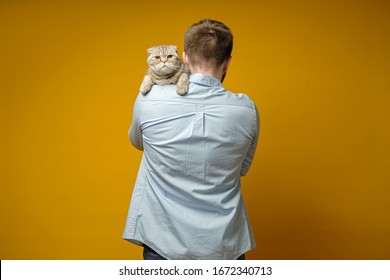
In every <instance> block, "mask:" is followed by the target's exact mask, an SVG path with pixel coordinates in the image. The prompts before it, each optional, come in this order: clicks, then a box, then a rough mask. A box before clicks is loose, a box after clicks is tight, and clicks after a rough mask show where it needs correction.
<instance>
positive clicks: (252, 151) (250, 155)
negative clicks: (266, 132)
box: [240, 106, 260, 176]
mask: <svg viewBox="0 0 390 280" xmlns="http://www.w3.org/2000/svg"><path fill="white" fill-rule="evenodd" d="M255 110H256V134H255V137H254V138H253V140H252V143H251V145H250V146H249V149H248V152H247V153H246V156H245V159H244V162H243V163H242V166H241V172H240V175H241V176H245V175H246V174H247V173H248V170H249V167H250V166H251V164H252V161H253V158H254V156H255V152H256V148H257V143H258V141H259V136H260V116H259V111H258V110H257V107H256V106H255Z"/></svg>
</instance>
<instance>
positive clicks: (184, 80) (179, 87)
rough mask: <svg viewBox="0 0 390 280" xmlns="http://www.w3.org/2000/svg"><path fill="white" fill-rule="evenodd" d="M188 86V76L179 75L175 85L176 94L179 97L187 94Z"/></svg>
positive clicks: (184, 74)
mask: <svg viewBox="0 0 390 280" xmlns="http://www.w3.org/2000/svg"><path fill="white" fill-rule="evenodd" d="M188 84H189V81H188V75H187V74H186V73H183V74H181V76H180V78H179V81H178V82H177V84H176V92H177V93H178V94H180V95H185V94H186V93H187V92H188Z"/></svg>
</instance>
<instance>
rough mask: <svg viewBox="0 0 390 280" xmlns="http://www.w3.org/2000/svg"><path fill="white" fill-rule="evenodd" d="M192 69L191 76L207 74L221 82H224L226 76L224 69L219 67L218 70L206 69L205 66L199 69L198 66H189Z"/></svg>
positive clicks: (213, 68)
mask: <svg viewBox="0 0 390 280" xmlns="http://www.w3.org/2000/svg"><path fill="white" fill-rule="evenodd" d="M189 67H190V71H191V74H197V73H199V74H206V75H209V76H211V77H214V78H216V79H218V80H219V81H221V82H222V81H223V78H224V76H225V75H224V74H225V72H224V71H223V68H222V67H219V68H218V69H216V68H215V67H206V66H203V67H198V66H195V67H194V66H192V65H189Z"/></svg>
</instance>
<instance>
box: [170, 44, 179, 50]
mask: <svg viewBox="0 0 390 280" xmlns="http://www.w3.org/2000/svg"><path fill="white" fill-rule="evenodd" d="M169 46H170V47H171V48H172V49H174V50H175V51H177V46H175V45H169Z"/></svg>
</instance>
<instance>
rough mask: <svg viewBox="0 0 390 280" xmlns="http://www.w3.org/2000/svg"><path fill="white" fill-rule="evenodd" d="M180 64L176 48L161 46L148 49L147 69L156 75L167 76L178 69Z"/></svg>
mask: <svg viewBox="0 0 390 280" xmlns="http://www.w3.org/2000/svg"><path fill="white" fill-rule="evenodd" d="M181 64H182V61H181V60H180V57H179V55H178V54H177V47H176V46H171V45H161V46H157V47H152V48H150V49H148V65H149V69H150V70H151V71H153V72H154V73H156V74H159V75H169V74H171V73H172V72H175V71H177V70H178V69H180V66H181Z"/></svg>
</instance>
